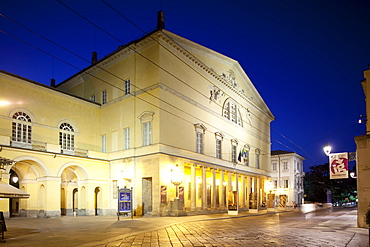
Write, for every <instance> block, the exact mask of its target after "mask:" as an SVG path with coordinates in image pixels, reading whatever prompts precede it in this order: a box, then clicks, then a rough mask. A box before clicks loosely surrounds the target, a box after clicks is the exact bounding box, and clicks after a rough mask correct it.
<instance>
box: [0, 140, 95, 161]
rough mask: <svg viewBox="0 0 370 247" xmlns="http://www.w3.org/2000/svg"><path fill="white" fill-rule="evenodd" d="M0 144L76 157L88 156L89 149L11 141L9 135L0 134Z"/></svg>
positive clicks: (38, 142) (37, 142)
mask: <svg viewBox="0 0 370 247" xmlns="http://www.w3.org/2000/svg"><path fill="white" fill-rule="evenodd" d="M0 145H3V146H10V147H15V148H23V149H29V150H34V151H41V152H51V153H60V154H67V155H73V156H78V157H88V156H89V151H88V150H86V149H80V148H74V149H73V150H67V149H62V148H61V146H60V145H56V144H50V143H45V142H40V141H33V140H32V141H31V142H19V141H12V140H11V137H9V136H0Z"/></svg>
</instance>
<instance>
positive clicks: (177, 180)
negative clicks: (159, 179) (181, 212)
mask: <svg viewBox="0 0 370 247" xmlns="http://www.w3.org/2000/svg"><path fill="white" fill-rule="evenodd" d="M171 177H172V179H171V183H172V184H173V185H175V186H176V199H179V185H180V184H181V183H182V174H181V170H180V167H179V165H178V164H176V166H175V167H174V168H173V169H171Z"/></svg>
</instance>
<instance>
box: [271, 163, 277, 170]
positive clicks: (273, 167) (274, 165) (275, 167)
mask: <svg viewBox="0 0 370 247" xmlns="http://www.w3.org/2000/svg"><path fill="white" fill-rule="evenodd" d="M272 170H273V171H276V170H277V164H276V163H275V162H274V163H272Z"/></svg>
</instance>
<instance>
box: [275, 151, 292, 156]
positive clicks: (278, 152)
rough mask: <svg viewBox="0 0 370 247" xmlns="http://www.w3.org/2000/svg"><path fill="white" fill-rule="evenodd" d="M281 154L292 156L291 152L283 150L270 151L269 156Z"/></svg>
mask: <svg viewBox="0 0 370 247" xmlns="http://www.w3.org/2000/svg"><path fill="white" fill-rule="evenodd" d="M281 154H294V152H291V151H284V150H272V151H271V155H281Z"/></svg>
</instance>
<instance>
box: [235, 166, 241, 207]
mask: <svg viewBox="0 0 370 247" xmlns="http://www.w3.org/2000/svg"><path fill="white" fill-rule="evenodd" d="M235 191H236V198H237V202H236V203H237V204H238V207H240V196H239V173H235Z"/></svg>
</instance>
